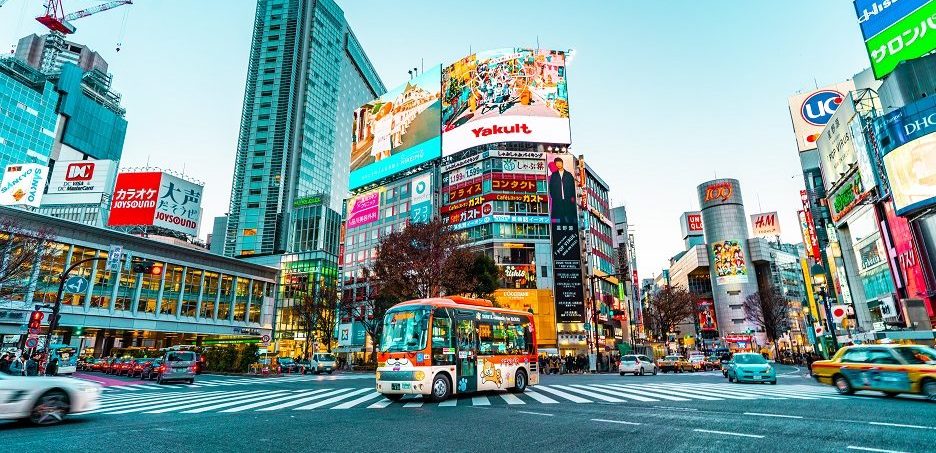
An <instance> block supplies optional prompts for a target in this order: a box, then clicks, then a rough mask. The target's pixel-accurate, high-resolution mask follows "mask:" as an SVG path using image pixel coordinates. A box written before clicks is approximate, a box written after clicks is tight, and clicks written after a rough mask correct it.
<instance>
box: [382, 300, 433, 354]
mask: <svg viewBox="0 0 936 453" xmlns="http://www.w3.org/2000/svg"><path fill="white" fill-rule="evenodd" d="M428 328H429V310H428V309H426V308H423V307H417V308H409V307H407V308H406V309H404V310H394V311H391V312H389V313H387V316H386V317H384V324H383V337H382V341H381V342H380V351H381V352H403V351H419V350H422V349H424V348H425V347H426V331H428Z"/></svg>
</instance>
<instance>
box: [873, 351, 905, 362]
mask: <svg viewBox="0 0 936 453" xmlns="http://www.w3.org/2000/svg"><path fill="white" fill-rule="evenodd" d="M868 362H871V363H875V364H878V365H900V362H898V361H897V358H895V357H894V355H893V354H891V353H890V351H888V350H886V349H871V350H870V351H868Z"/></svg>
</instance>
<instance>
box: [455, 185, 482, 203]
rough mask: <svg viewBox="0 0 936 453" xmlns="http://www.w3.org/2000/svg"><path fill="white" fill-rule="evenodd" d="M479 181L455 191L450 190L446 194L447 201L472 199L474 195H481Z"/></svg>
mask: <svg viewBox="0 0 936 453" xmlns="http://www.w3.org/2000/svg"><path fill="white" fill-rule="evenodd" d="M481 190H482V188H481V181H478V182H476V183H473V184H468V185H466V186H464V187H459V188H457V189H452V190H450V191H449V192H448V201H449V202H453V201H458V200H462V199H465V198H468V197H473V196H475V195H479V194H481Z"/></svg>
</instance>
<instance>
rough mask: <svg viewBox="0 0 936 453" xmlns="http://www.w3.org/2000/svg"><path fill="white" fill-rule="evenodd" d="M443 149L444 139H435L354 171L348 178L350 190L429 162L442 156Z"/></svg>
mask: <svg viewBox="0 0 936 453" xmlns="http://www.w3.org/2000/svg"><path fill="white" fill-rule="evenodd" d="M441 149H442V138H441V137H434V138H432V139H429V140H428V141H425V142H423V143H420V144H418V145H416V146H413V147H412V148H409V149H407V150H405V151H400V152H399V153H397V154H394V155H393V156H392V157H391V158H388V159H383V160H380V161H377V162H374V163H372V164H370V165H367V166H365V167H361V168H359V169H357V170H354V171H352V172H351V175H350V176H349V177H348V189H349V190H354V189H357V188H358V187H361V186H364V185H367V184H370V183H372V182H374V181H377V180H380V179H383V178H386V177H387V176H390V175H392V174H395V173H399V172H401V171H403V170H406V169H407V168H412V167H415V166H417V165H420V164H423V163H426V162H429V161H430V160H432V159H435V158H437V157H439V156H440V155H441Z"/></svg>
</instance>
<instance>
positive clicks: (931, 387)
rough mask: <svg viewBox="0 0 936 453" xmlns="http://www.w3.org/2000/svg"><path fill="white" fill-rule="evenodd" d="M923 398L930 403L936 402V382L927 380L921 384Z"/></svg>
mask: <svg viewBox="0 0 936 453" xmlns="http://www.w3.org/2000/svg"><path fill="white" fill-rule="evenodd" d="M922 390H923V396H925V397H926V399H928V400H930V401H936V381H934V380H932V379H927V380H926V381H924V382H923V388H922Z"/></svg>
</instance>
